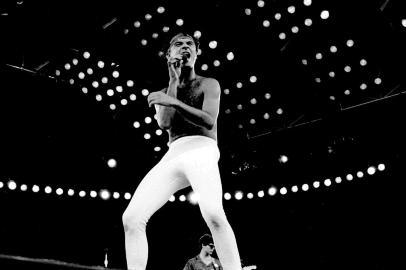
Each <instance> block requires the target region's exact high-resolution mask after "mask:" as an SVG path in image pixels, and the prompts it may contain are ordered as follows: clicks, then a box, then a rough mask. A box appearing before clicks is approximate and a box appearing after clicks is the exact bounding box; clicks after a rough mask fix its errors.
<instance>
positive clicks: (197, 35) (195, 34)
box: [193, 30, 202, 39]
mask: <svg viewBox="0 0 406 270" xmlns="http://www.w3.org/2000/svg"><path fill="white" fill-rule="evenodd" d="M193 36H194V37H195V38H197V39H199V38H200V37H201V36H202V32H200V31H199V30H196V31H195V32H194V34H193Z"/></svg>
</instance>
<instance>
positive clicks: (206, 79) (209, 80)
mask: <svg viewBox="0 0 406 270" xmlns="http://www.w3.org/2000/svg"><path fill="white" fill-rule="evenodd" d="M198 80H199V81H200V82H201V83H212V84H219V82H218V81H217V80H216V79H215V78H212V77H203V76H200V75H198Z"/></svg>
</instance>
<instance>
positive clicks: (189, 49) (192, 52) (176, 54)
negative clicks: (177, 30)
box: [167, 36, 197, 66]
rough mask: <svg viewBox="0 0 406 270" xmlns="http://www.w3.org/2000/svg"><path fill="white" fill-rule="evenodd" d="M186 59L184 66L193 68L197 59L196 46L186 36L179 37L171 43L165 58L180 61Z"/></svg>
mask: <svg viewBox="0 0 406 270" xmlns="http://www.w3.org/2000/svg"><path fill="white" fill-rule="evenodd" d="M184 55H185V56H186V58H187V59H188V60H187V62H186V63H183V64H184V65H185V66H194V64H195V62H196V58H197V52H196V44H195V43H194V41H193V39H192V38H190V37H187V36H180V37H178V38H177V39H175V40H174V41H173V42H172V45H171V47H170V48H169V51H168V55H167V58H168V59H169V58H178V59H181V58H182V57H183V56H184Z"/></svg>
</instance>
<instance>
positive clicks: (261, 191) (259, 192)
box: [258, 190, 265, 198]
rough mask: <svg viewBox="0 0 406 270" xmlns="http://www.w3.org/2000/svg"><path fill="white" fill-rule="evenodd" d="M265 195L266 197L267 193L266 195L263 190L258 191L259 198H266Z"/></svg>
mask: <svg viewBox="0 0 406 270" xmlns="http://www.w3.org/2000/svg"><path fill="white" fill-rule="evenodd" d="M264 195H265V193H264V191H263V190H260V191H258V197H259V198H262V197H264Z"/></svg>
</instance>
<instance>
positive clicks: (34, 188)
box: [32, 185, 39, 193]
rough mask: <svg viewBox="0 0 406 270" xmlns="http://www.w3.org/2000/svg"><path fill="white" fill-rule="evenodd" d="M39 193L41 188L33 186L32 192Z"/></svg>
mask: <svg viewBox="0 0 406 270" xmlns="http://www.w3.org/2000/svg"><path fill="white" fill-rule="evenodd" d="M38 191H39V186H37V185H33V186H32V192H34V193H37V192H38Z"/></svg>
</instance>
